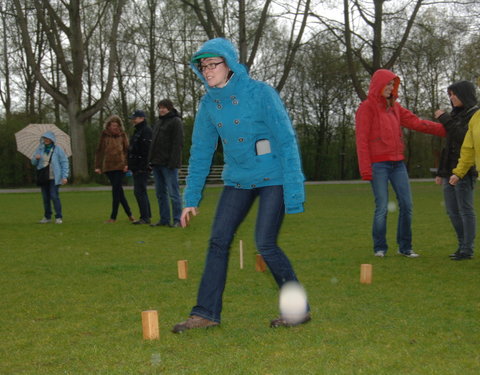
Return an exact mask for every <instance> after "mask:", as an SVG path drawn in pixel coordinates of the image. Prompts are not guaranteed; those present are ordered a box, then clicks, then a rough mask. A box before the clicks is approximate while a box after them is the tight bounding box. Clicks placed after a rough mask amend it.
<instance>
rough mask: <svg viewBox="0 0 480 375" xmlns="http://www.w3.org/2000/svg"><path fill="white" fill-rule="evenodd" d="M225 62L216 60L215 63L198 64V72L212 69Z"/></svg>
mask: <svg viewBox="0 0 480 375" xmlns="http://www.w3.org/2000/svg"><path fill="white" fill-rule="evenodd" d="M223 63H225V61H220V62H217V63H210V64H206V65H202V64H198V70H200V72H202V73H203V72H204V71H205V70H214V69H216V68H217V66H218V65H220V64H223Z"/></svg>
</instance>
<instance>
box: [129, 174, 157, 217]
mask: <svg viewBox="0 0 480 375" xmlns="http://www.w3.org/2000/svg"><path fill="white" fill-rule="evenodd" d="M147 183H148V172H133V194H134V195H135V198H136V199H137V203H138V209H139V210H140V219H143V220H145V221H146V222H149V221H150V218H151V217H152V213H151V211H150V200H149V199H148V192H147Z"/></svg>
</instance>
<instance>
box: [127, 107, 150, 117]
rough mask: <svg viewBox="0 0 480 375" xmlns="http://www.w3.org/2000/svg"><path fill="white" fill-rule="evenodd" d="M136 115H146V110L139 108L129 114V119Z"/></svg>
mask: <svg viewBox="0 0 480 375" xmlns="http://www.w3.org/2000/svg"><path fill="white" fill-rule="evenodd" d="M135 117H146V116H145V112H143V111H141V110H139V109H137V110H135V112H133V113H132V114H131V115H130V116H128V118H129V119H132V118H135Z"/></svg>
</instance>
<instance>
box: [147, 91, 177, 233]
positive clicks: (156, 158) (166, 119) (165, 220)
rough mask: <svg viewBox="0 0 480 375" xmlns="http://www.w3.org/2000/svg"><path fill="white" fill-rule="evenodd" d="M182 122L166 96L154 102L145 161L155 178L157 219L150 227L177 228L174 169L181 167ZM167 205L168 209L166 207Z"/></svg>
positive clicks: (175, 176)
mask: <svg viewBox="0 0 480 375" xmlns="http://www.w3.org/2000/svg"><path fill="white" fill-rule="evenodd" d="M182 148H183V122H182V119H181V117H180V114H179V113H178V111H177V110H176V109H175V107H174V106H173V103H172V101H171V100H170V99H163V100H161V101H160V102H159V103H158V117H157V119H156V121H155V123H154V125H153V135H152V144H151V147H150V154H149V157H148V160H149V162H150V165H151V167H152V171H153V177H154V178H155V194H156V196H157V200H158V207H159V211H160V220H159V221H158V222H157V223H155V224H151V226H173V227H180V216H181V215H182V199H181V197H180V188H179V186H178V169H179V168H180V167H181V166H182ZM170 204H171V205H172V209H171V210H170Z"/></svg>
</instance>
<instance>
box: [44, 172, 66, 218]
mask: <svg viewBox="0 0 480 375" xmlns="http://www.w3.org/2000/svg"><path fill="white" fill-rule="evenodd" d="M59 187H60V185H55V180H50V183H49V184H48V185H43V186H41V189H42V199H43V211H44V214H43V215H44V216H45V217H46V218H47V219H51V218H52V205H51V203H53V208H54V209H55V218H56V219H61V218H62V217H63V216H62V203H61V202H60V196H59V195H58V189H59Z"/></svg>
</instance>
